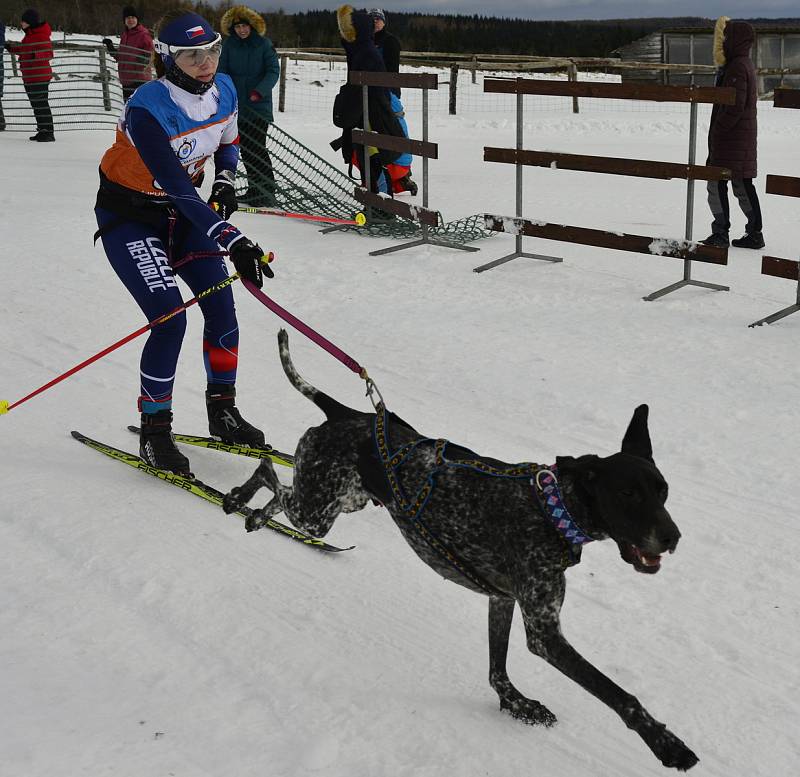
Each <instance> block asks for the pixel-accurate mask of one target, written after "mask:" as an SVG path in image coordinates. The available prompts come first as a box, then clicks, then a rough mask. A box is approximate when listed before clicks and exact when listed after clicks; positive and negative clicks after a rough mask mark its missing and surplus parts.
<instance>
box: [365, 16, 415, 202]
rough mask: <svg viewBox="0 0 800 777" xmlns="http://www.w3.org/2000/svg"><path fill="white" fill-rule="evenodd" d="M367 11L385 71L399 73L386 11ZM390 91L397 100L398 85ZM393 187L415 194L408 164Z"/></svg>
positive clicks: (397, 48) (397, 45) (397, 50)
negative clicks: (404, 173) (405, 171)
mask: <svg viewBox="0 0 800 777" xmlns="http://www.w3.org/2000/svg"><path fill="white" fill-rule="evenodd" d="M367 13H368V14H369V15H370V16H371V17H372V21H373V23H374V25H375V34H374V35H373V39H374V40H375V46H376V48H377V49H378V51H379V52H380V55H381V57H382V59H383V64H384V65H386V72H387V73H399V72H400V41H399V40H398V39H397V38H396V37H395V36H394V35H392V33H390V32H387V30H386V12H385V11H384V10H383V9H382V8H370V9H369V11H367ZM390 91H391V92H392V94H394V95H395V96H396V97H397V99H398V100H399V99H400V96H401V92H400V87H399V86H393V87H392V88H391V90H390ZM393 187H394V191H395V192H396V193H400V192H410V193H411V195H412V196H415V195H416V194H417V191H418V187H417V182H416V181H414V180H413V179H412V178H411V169H410V165H409V171H408V173H407V174H406V175H404V176H402V177H401V178H400V179H398V180H395V181H393Z"/></svg>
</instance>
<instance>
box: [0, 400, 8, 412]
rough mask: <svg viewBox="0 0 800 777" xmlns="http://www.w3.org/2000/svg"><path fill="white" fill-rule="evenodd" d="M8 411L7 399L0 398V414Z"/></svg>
mask: <svg viewBox="0 0 800 777" xmlns="http://www.w3.org/2000/svg"><path fill="white" fill-rule="evenodd" d="M7 412H8V400H6V399H0V415H5V414H6V413H7Z"/></svg>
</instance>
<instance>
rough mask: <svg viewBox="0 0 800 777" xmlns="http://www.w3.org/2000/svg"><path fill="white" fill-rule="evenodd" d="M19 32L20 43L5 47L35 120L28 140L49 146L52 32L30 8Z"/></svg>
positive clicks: (51, 118)
mask: <svg viewBox="0 0 800 777" xmlns="http://www.w3.org/2000/svg"><path fill="white" fill-rule="evenodd" d="M21 24H22V29H23V30H24V31H25V36H24V37H23V38H22V41H21V42H20V43H6V48H7V49H8V50H9V51H10V52H12V53H13V54H16V55H17V57H18V58H19V69H20V71H21V73H22V83H23V84H25V91H26V92H27V94H28V99H29V100H30V101H31V108H33V115H34V117H35V118H36V134H35V135H31V140H36V141H38V142H40V143H49V142H52V141H54V140H55V139H56V137H55V135H54V134H53V112H52V111H51V110H50V103H49V101H48V99H47V92H48V90H49V89H50V80H51V79H52V78H53V69H52V68H51V67H50V60H51V59H52V58H53V44H52V41H51V40H50V36H51V35H52V30H51V29H50V25H49V24H48V23H47V22H43V21H42V20H41V19H39V12H38V11H37V10H36V9H35V8H29V9H28V10H27V11H25V12H24V13H23V14H22V23H21Z"/></svg>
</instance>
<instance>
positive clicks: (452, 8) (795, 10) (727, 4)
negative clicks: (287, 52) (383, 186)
mask: <svg viewBox="0 0 800 777" xmlns="http://www.w3.org/2000/svg"><path fill="white" fill-rule="evenodd" d="M375 2H384V0H375ZM350 4H351V5H353V6H354V7H356V8H362V7H374V6H372V5H371V4H370V5H368V6H365V5H364V4H362V3H355V2H351V3H350ZM249 5H251V6H252V7H253V8H256V9H258V10H260V11H276V10H278V9H279V8H283V10H284V11H287V12H292V11H307V10H311V9H327V10H334V9H336V8H338V7H339V6H340V5H342V3H338V2H334V3H325V2H319V0H317V1H316V2H315V0H310V2H309V1H307V0H276V1H275V2H271V1H268V0H251V2H250V3H249ZM382 7H383V9H384V10H385V11H386V13H387V15H389V16H391V12H392V11H393V10H394V11H424V12H429V13H443V14H444V13H447V14H475V13H477V14H481V15H483V16H510V17H521V18H525V19H629V18H641V17H647V16H659V17H661V16H706V17H709V18H716V17H717V16H721V15H722V14H725V16H731V17H738V18H742V19H747V18H753V17H757V16H758V17H768V18H769V17H771V18H775V17H781V16H784V17H792V18H793V17H800V3H798V2H797V0H519V1H518V2H514V0H494V1H492V0H392V2H385V4H384V5H383V6H382ZM389 26H391V19H390V20H389Z"/></svg>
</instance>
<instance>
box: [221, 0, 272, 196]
mask: <svg viewBox="0 0 800 777" xmlns="http://www.w3.org/2000/svg"><path fill="white" fill-rule="evenodd" d="M219 26H220V31H221V32H222V34H223V35H224V36H225V40H224V41H223V43H222V56H221V57H220V60H219V72H220V73H227V74H228V75H229V76H230V77H231V78H232V79H233V83H234V84H235V85H236V94H237V95H238V97H239V133H240V138H239V141H240V149H241V152H242V162H243V163H244V166H245V168H246V170H247V191H246V192H245V193H244V194H243V195H241V196H240V198H239V199H240V200H241V201H242V202H244V203H246V204H247V205H250V206H251V207H254V208H269V207H272V206H274V205H276V204H277V200H276V196H275V195H276V185H275V173H274V171H273V169H272V160H271V158H270V155H269V151H267V133H268V131H269V125H270V124H271V123H272V121H273V113H272V89H273V87H274V86H275V84H276V83H277V82H278V78H279V77H280V74H281V66H280V63H279V61H278V55H277V53H276V52H275V47H274V46H273V45H272V41H271V40H270V39H269V38H268V37H266V35H265V33H266V31H267V26H266V24H265V22H264V18H263V17H262V16H261V14H260V13H258V12H257V11H254V10H252V9H251V8H248V7H247V6H246V5H235V6H233V7H232V8H230V9H229V10H228V11H226V12H225V13H224V14H223V16H222V19H221V20H220V24H219Z"/></svg>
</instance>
